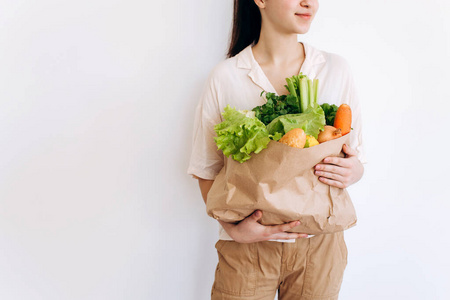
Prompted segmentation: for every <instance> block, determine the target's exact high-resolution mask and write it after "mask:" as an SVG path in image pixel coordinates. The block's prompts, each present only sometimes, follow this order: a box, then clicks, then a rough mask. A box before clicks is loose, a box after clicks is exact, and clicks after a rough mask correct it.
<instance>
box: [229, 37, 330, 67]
mask: <svg viewBox="0 0 450 300" xmlns="http://www.w3.org/2000/svg"><path fill="white" fill-rule="evenodd" d="M301 43H302V44H303V46H304V47H305V61H304V62H303V64H305V63H306V64H307V65H317V64H321V63H324V62H325V56H324V55H323V53H322V51H320V50H317V49H316V48H314V47H312V46H310V45H309V44H307V43H305V42H301ZM236 58H237V66H238V68H241V69H249V70H250V69H252V68H255V67H256V66H257V65H258V63H257V61H256V60H255V57H254V56H253V52H252V45H248V46H247V47H246V48H245V49H244V50H242V51H241V52H240V53H238V54H237V55H236ZM302 69H303V66H302Z"/></svg>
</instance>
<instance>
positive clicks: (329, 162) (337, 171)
mask: <svg viewBox="0 0 450 300" xmlns="http://www.w3.org/2000/svg"><path fill="white" fill-rule="evenodd" d="M342 151H344V153H345V157H344V158H342V157H326V158H325V159H324V160H323V162H324V163H320V164H317V165H316V166H315V169H316V171H315V172H314V174H316V175H317V176H319V180H320V181H321V182H323V183H325V184H328V185H331V186H335V187H338V188H342V189H343V188H347V187H349V186H350V185H352V184H354V183H356V182H358V181H359V180H360V179H361V177H362V176H363V174H364V166H363V165H362V163H361V162H360V161H359V159H358V157H357V156H356V155H357V154H358V153H357V152H356V150H354V149H352V148H350V147H349V146H347V145H345V144H344V146H343V147H342Z"/></svg>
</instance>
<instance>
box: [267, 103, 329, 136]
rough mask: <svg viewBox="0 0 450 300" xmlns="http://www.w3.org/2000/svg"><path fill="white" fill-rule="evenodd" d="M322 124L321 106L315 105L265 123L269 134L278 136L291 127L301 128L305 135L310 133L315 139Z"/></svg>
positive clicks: (323, 122)
mask: <svg viewBox="0 0 450 300" xmlns="http://www.w3.org/2000/svg"><path fill="white" fill-rule="evenodd" d="M324 126H325V114H324V112H323V109H322V107H320V106H319V105H317V106H316V107H310V108H308V109H307V110H306V111H305V112H304V113H300V114H288V115H283V116H279V117H277V118H276V119H274V120H273V121H272V122H270V123H269V125H267V130H268V131H269V134H271V135H274V136H277V137H278V136H283V135H284V134H285V133H286V132H288V131H289V130H291V129H294V128H301V129H303V131H304V132H305V133H306V135H312V136H313V137H315V138H316V139H317V137H318V135H319V132H320V131H321V130H323V129H324ZM274 139H275V138H274Z"/></svg>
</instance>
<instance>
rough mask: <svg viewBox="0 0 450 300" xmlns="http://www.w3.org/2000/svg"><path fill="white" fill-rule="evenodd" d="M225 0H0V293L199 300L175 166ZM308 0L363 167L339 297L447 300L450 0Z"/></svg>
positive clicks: (190, 185) (211, 261)
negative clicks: (339, 63) (342, 82)
mask: <svg viewBox="0 0 450 300" xmlns="http://www.w3.org/2000/svg"><path fill="white" fill-rule="evenodd" d="M231 2H232V1H230V0H229V1H207V0H199V1H195V2H192V1H191V2H186V1H150V2H149V1H141V0H129V1H124V0H109V1H105V0H97V1H87V0H81V1H77V2H73V3H69V2H67V1H64V2H62V1H56V0H53V1H52V0H41V1H39V2H36V1H25V0H14V1H12V0H0V7H1V9H0V66H1V68H0V142H1V147H0V299H12V300H18V299H20V300H22V299H27V300H28V299H32V300H34V299H46V300H49V299H109V300H115V299H133V300H134V299H174V300H175V299H192V300H198V299H208V298H209V293H210V288H211V284H212V281H213V275H214V269H215V264H216V261H217V256H216V252H215V249H214V243H215V241H216V238H217V233H216V230H217V225H216V222H215V221H214V220H212V219H211V218H209V217H207V216H206V213H205V209H204V204H203V202H202V200H201V198H200V193H199V190H198V187H197V185H196V182H195V181H194V180H192V179H191V178H189V177H188V176H187V175H185V172H186V168H187V164H188V159H189V154H190V149H191V145H190V143H191V134H192V133H191V132H192V126H193V120H192V118H193V114H194V108H195V105H196V103H197V100H198V97H199V95H200V90H201V87H202V85H203V82H204V80H205V79H206V76H207V74H208V73H209V71H210V70H211V68H212V67H213V66H214V65H215V64H216V63H217V62H219V61H220V60H222V59H223V58H224V54H225V50H226V46H227V38H228V32H229V29H230V26H231V12H232V3H231ZM320 5H321V7H320V10H319V14H318V15H317V17H316V20H315V23H314V24H313V27H312V28H311V31H310V33H308V34H307V35H306V36H304V37H301V39H303V40H304V41H308V42H310V43H311V44H313V45H314V46H316V47H318V48H321V49H324V50H327V51H330V52H336V53H338V54H341V55H343V56H344V57H346V58H347V60H348V61H349V62H350V64H351V65H352V68H353V71H354V75H355V79H356V82H357V85H358V90H359V94H360V98H361V100H362V101H363V116H364V130H365V132H364V133H365V143H366V146H367V153H368V158H369V161H370V163H369V164H368V165H366V173H365V175H364V177H363V179H362V180H361V181H360V182H359V183H358V184H356V185H354V186H352V187H351V188H350V193H351V195H352V198H353V200H354V203H355V206H356V209H357V212H358V217H359V224H358V226H356V227H354V228H352V229H350V230H349V231H347V232H346V240H347V244H348V249H349V263H348V267H347V269H346V273H345V278H344V283H343V286H342V290H341V298H342V299H344V300H347V299H348V300H353V299H354V300H360V299H365V300H371V299H392V300H397V299H408V300H415V299H417V300H419V299H420V300H422V299H449V298H450V288H449V286H448V282H449V279H450V278H449V275H448V270H449V267H450V259H449V256H448V255H447V253H448V252H449V248H450V247H449V246H450V238H449V235H448V233H447V230H446V229H447V226H448V222H447V215H448V211H449V210H450V204H449V200H450V199H449V198H450V197H449V196H448V192H447V189H446V187H447V185H448V183H447V177H448V176H447V175H448V169H449V163H448V159H447V155H446V153H447V152H448V151H446V148H445V146H446V143H445V142H446V138H447V137H446V134H445V125H446V124H445V121H446V120H448V115H447V112H448V111H449V110H450V104H449V100H450V92H449V89H448V86H449V84H448V82H449V80H450V74H449V72H450V71H449V69H450V59H449V57H448V53H449V51H450V24H449V21H448V15H449V14H450V6H449V4H448V2H445V1H443V0H430V1H427V2H423V1H418V0H411V1H405V0H403V1H372V2H370V3H368V2H364V1H356V0H350V1H346V2H340V1H331V0H326V1H320ZM200 49H202V51H203V52H204V49H206V50H207V51H206V53H207V54H206V55H205V54H202V52H201V51H200Z"/></svg>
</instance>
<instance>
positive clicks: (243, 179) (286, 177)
mask: <svg viewBox="0 0 450 300" xmlns="http://www.w3.org/2000/svg"><path fill="white" fill-rule="evenodd" d="M350 134H352V132H350V133H349V134H346V135H344V136H342V137H340V138H337V139H334V140H331V141H327V142H324V143H321V144H319V145H316V146H313V147H310V148H303V149H299V148H293V147H289V146H287V145H285V144H282V143H279V142H276V141H270V143H269V145H268V147H267V149H264V150H262V151H261V152H260V153H258V154H253V155H252V157H251V159H249V160H248V161H246V162H244V163H239V162H237V161H234V160H233V159H232V158H231V157H225V163H224V167H223V168H222V170H221V171H220V172H219V174H218V175H217V177H216V178H215V180H214V183H213V185H212V187H211V189H210V191H209V193H208V196H207V203H206V210H207V213H208V215H209V216H211V217H213V218H215V219H219V220H222V221H225V222H238V221H240V220H242V219H244V218H246V217H247V216H249V215H250V214H252V213H253V212H254V211H255V210H257V209H259V210H261V211H262V212H263V216H262V218H261V220H260V223H261V224H263V225H277V224H283V223H286V222H291V221H295V220H299V221H300V222H301V224H300V225H299V226H296V227H294V228H292V229H291V230H289V231H290V232H301V233H307V234H314V235H315V234H326V233H334V232H338V231H343V230H346V229H348V228H350V227H353V226H355V225H356V221H357V218H356V212H355V208H354V206H353V203H352V201H351V199H350V196H349V194H348V192H347V190H346V189H341V188H337V187H333V186H329V185H327V184H325V183H322V182H321V181H319V177H318V176H317V175H315V174H314V171H315V170H314V166H315V165H316V164H318V163H320V162H322V161H323V159H324V158H325V157H328V156H339V157H344V153H343V152H342V146H343V145H344V144H347V145H348V143H349V139H350Z"/></svg>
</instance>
